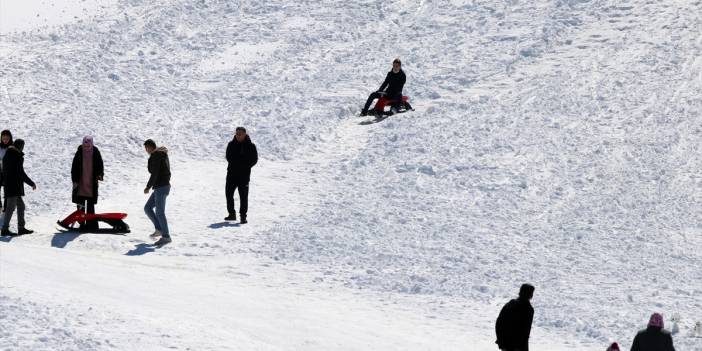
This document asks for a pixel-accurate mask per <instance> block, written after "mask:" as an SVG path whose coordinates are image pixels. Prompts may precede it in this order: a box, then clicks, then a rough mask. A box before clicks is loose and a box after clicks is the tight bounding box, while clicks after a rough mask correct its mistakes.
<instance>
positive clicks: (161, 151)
mask: <svg viewBox="0 0 702 351" xmlns="http://www.w3.org/2000/svg"><path fill="white" fill-rule="evenodd" d="M148 168H149V173H151V177H150V178H149V182H148V183H146V188H154V189H158V188H160V187H164V186H168V185H171V163H170V162H169V161H168V149H166V148H165V147H163V146H161V147H159V148H157V149H156V150H154V152H152V153H151V156H149V165H148Z"/></svg>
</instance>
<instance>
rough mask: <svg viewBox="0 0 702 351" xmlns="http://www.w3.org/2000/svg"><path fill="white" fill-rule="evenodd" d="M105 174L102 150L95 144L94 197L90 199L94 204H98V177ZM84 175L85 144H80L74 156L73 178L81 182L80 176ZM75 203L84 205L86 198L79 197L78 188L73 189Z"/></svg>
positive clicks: (74, 180)
mask: <svg viewBox="0 0 702 351" xmlns="http://www.w3.org/2000/svg"><path fill="white" fill-rule="evenodd" d="M104 174H105V166H104V164H103V162H102V155H100V150H98V148H97V147H95V146H93V197H92V198H90V199H89V201H90V202H91V203H92V204H96V203H97V200H98V178H101V177H102V176H103V175H104ZM82 176H83V146H82V145H81V146H78V151H76V154H75V156H73V164H72V165H71V180H72V181H73V182H74V183H80V178H81V177H82ZM72 200H73V203H75V204H79V205H83V202H84V201H85V200H84V198H79V197H78V188H75V189H73V199H72Z"/></svg>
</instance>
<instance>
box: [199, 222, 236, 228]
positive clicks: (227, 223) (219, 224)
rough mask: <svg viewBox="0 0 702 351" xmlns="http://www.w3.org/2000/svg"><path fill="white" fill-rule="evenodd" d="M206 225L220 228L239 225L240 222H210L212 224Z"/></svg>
mask: <svg viewBox="0 0 702 351" xmlns="http://www.w3.org/2000/svg"><path fill="white" fill-rule="evenodd" d="M207 227H208V228H212V229H220V228H231V227H241V224H239V223H232V222H219V223H212V224H210V225H208V226H207Z"/></svg>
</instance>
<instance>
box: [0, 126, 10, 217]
mask: <svg viewBox="0 0 702 351" xmlns="http://www.w3.org/2000/svg"><path fill="white" fill-rule="evenodd" d="M10 146H12V133H10V131H9V130H7V129H5V130H3V131H2V132H1V133H0V188H2V186H3V185H2V159H3V157H5V153H6V152H7V148H9V147H10ZM2 208H3V203H2V200H0V210H2Z"/></svg>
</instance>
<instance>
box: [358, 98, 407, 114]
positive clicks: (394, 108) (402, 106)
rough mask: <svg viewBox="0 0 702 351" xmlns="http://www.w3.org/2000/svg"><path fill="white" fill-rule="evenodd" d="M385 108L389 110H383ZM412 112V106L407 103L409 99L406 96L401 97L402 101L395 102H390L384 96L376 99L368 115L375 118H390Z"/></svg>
mask: <svg viewBox="0 0 702 351" xmlns="http://www.w3.org/2000/svg"><path fill="white" fill-rule="evenodd" d="M386 107H389V110H387V111H386V110H385V108H386ZM410 110H411V111H414V109H413V108H412V105H410V103H409V97H408V96H406V95H403V96H402V101H397V100H390V99H388V98H387V97H386V96H385V95H383V96H381V97H380V98H378V101H376V102H375V106H373V108H371V109H370V110H369V111H368V114H369V115H375V116H383V115H386V116H391V115H394V114H396V113H404V112H407V111H410Z"/></svg>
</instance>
